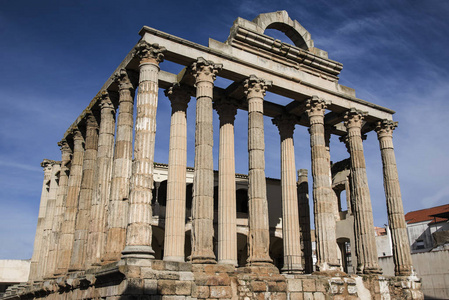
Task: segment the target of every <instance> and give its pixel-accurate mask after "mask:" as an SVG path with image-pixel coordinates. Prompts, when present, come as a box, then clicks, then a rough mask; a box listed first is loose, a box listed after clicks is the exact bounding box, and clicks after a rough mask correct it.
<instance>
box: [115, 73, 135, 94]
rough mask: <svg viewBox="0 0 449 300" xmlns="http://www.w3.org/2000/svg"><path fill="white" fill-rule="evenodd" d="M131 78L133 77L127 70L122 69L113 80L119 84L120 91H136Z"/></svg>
mask: <svg viewBox="0 0 449 300" xmlns="http://www.w3.org/2000/svg"><path fill="white" fill-rule="evenodd" d="M130 77H131V76H130V75H129V74H128V72H127V71H126V69H120V70H119V71H118V72H117V73H115V74H114V77H113V80H114V81H115V82H117V84H118V89H119V91H122V90H131V91H134V89H135V87H134V85H133V84H132V82H131V78H130ZM120 100H122V99H120ZM120 100H119V101H120Z"/></svg>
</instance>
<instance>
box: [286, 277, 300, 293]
mask: <svg viewBox="0 0 449 300" xmlns="http://www.w3.org/2000/svg"><path fill="white" fill-rule="evenodd" d="M287 291H289V292H302V280H301V279H288V280H287Z"/></svg>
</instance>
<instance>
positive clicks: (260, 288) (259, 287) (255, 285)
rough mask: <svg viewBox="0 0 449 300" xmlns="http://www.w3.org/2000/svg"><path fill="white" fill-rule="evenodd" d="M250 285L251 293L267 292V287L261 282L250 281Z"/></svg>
mask: <svg viewBox="0 0 449 300" xmlns="http://www.w3.org/2000/svg"><path fill="white" fill-rule="evenodd" d="M250 285H251V290H252V291H253V292H265V291H266V290H267V285H266V284H265V282H263V281H252V282H251V284H250Z"/></svg>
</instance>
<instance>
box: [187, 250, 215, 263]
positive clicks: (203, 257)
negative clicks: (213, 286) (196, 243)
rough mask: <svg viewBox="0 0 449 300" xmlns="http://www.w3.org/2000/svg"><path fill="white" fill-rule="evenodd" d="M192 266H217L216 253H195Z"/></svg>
mask: <svg viewBox="0 0 449 300" xmlns="http://www.w3.org/2000/svg"><path fill="white" fill-rule="evenodd" d="M190 259H191V262H192V264H216V263H217V260H216V259H215V255H214V252H213V251H212V250H203V251H201V252H200V251H198V252H196V253H193V254H192V256H191V258H190Z"/></svg>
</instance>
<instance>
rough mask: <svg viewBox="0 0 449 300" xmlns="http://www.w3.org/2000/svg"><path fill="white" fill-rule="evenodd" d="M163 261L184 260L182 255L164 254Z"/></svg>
mask: <svg viewBox="0 0 449 300" xmlns="http://www.w3.org/2000/svg"><path fill="white" fill-rule="evenodd" d="M163 261H174V262H184V256H164V258H163Z"/></svg>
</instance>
